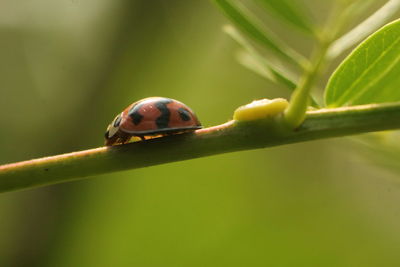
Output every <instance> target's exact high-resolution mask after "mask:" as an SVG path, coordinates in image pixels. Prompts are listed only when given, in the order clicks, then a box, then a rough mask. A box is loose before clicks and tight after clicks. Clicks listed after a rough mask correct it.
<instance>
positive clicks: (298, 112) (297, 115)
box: [284, 42, 329, 129]
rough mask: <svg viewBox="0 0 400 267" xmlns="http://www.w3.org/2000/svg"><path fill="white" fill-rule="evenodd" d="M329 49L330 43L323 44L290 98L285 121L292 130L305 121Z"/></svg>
mask: <svg viewBox="0 0 400 267" xmlns="http://www.w3.org/2000/svg"><path fill="white" fill-rule="evenodd" d="M328 47H329V43H328V42H323V43H321V46H320V48H319V50H318V51H317V53H316V54H315V56H314V59H313V60H312V61H311V66H310V68H309V69H308V70H306V72H305V73H304V74H303V77H302V79H301V80H300V82H299V85H298V87H297V88H296V89H295V90H294V92H293V94H292V96H291V98H290V103H289V106H288V107H287V109H286V110H285V114H284V120H285V122H286V124H287V125H288V126H289V127H290V128H291V129H294V128H296V127H297V126H299V125H300V124H301V123H302V122H303V121H304V118H305V116H306V111H307V107H308V106H309V105H310V91H311V89H312V87H313V86H314V83H315V80H316V79H317V78H318V76H319V73H320V72H321V69H322V66H323V63H324V61H325V58H326V53H327V50H328Z"/></svg>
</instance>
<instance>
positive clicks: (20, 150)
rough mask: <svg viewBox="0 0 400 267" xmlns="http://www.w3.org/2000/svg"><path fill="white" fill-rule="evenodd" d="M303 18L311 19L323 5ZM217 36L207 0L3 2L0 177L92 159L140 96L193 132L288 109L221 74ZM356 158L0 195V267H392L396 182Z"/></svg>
mask: <svg viewBox="0 0 400 267" xmlns="http://www.w3.org/2000/svg"><path fill="white" fill-rule="evenodd" d="M377 2H379V1H377ZM380 3H382V1H380ZM306 4H308V5H309V7H312V8H313V10H312V13H313V15H314V16H316V17H317V18H318V17H319V18H323V17H324V16H326V12H328V10H329V5H330V1H326V2H325V1H318V0H315V1H313V0H307V1H306ZM226 22H227V21H226V19H225V18H224V17H223V15H222V14H221V13H220V12H219V10H218V9H217V8H216V7H215V6H214V5H213V4H212V3H211V2H209V1H185V0H170V1H145V0H141V1H139V0H135V1H133V0H118V1H106V0H96V1H94V0H87V1H81V0H62V1H51V0H36V1H13V0H2V1H1V2H0V40H1V41H0V58H1V61H0V90H1V97H0V106H1V111H2V112H1V113H0V123H1V125H2V127H1V131H0V151H1V153H0V163H8V162H14V161H20V160H26V159H30V158H35V157H42V156H47V155H53V154H58V153H65V152H71V151H77V150H82V149H88V148H92V147H96V146H100V145H102V144H103V133H104V131H105V128H106V126H107V124H108V123H109V122H110V121H111V120H112V119H113V118H114V116H115V115H116V114H117V113H118V112H120V111H121V110H122V109H123V108H125V107H126V106H128V105H129V104H130V103H131V102H133V101H135V100H138V99H141V98H144V97H148V96H166V97H171V98H175V99H178V100H180V101H183V102H184V103H186V104H187V105H189V106H190V107H191V108H192V109H193V110H195V111H196V113H197V115H198V116H199V118H200V120H201V121H202V123H203V124H204V125H205V126H211V125H215V124H219V123H223V122H225V121H226V120H228V119H230V118H231V116H232V112H233V110H234V109H235V108H236V107H237V106H239V105H242V104H245V103H248V102H250V101H252V100H254V99H257V98H262V97H268V98H273V97H288V96H289V93H288V92H287V91H285V90H283V89H282V88H279V87H277V86H276V85H273V84H271V83H268V82H266V81H265V80H263V79H262V78H260V77H259V76H257V75H256V74H253V73H251V72H250V71H248V70H246V69H244V68H243V67H242V66H240V65H239V64H238V63H237V62H236V61H235V59H234V54H235V51H236V50H237V48H238V47H237V45H236V44H235V43H234V42H233V41H232V40H231V39H229V37H227V36H226V35H224V34H223V33H222V32H221V25H223V24H225V23H226ZM276 29H277V30H278V33H279V34H280V35H281V36H282V38H284V39H287V40H296V41H295V42H294V41H293V42H292V44H294V43H295V44H296V46H297V47H296V48H298V49H299V50H300V51H301V52H303V53H304V54H305V55H307V54H308V53H309V51H310V43H311V42H310V40H304V39H301V40H298V39H296V38H299V36H298V35H296V34H295V33H294V34H293V33H292V32H291V31H290V30H287V29H285V28H284V27H281V26H280V25H277V26H276ZM359 150H360V149H359V146H357V145H355V144H354V143H352V142H351V141H349V140H348V139H331V140H324V141H317V142H310V143H302V144H296V145H287V146H282V147H277V148H271V149H262V150H256V151H246V152H237V153H232V154H225V155H218V156H213V157H207V158H201V159H196V160H190V161H184V162H177V163H173V164H167V165H161V166H156V167H151V168H145V169H139V170H132V171H126V172H119V173H114V174H109V175H102V176H99V177H93V178H90V179H87V180H82V181H77V182H71V183H66V184H60V185H55V186H49V187H44V188H38V189H33V190H26V191H20V192H13V193H5V194H2V195H0V266H144V267H146V266H400V258H399V254H398V253H399V250H400V228H399V227H398V226H399V221H400V205H398V203H399V201H400V182H399V175H398V172H396V170H393V169H391V170H387V169H385V168H382V167H381V166H379V165H378V164H375V163H374V162H372V161H371V160H370V159H368V157H365V155H363V154H362V153H360V151H359ZM166 153H167V152H166Z"/></svg>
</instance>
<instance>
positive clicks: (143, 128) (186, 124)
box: [105, 97, 202, 146]
mask: <svg viewBox="0 0 400 267" xmlns="http://www.w3.org/2000/svg"><path fill="white" fill-rule="evenodd" d="M200 128H202V126H201V123H200V122H199V120H198V119H197V117H196V115H195V114H194V112H193V111H192V110H191V109H190V108H189V107H188V106H186V105H185V104H183V103H181V102H179V101H177V100H174V99H171V98H165V97H148V98H145V99H142V100H139V101H137V102H134V103H133V104H131V105H129V106H128V107H127V108H126V109H125V110H124V111H122V113H121V114H118V115H117V116H116V117H115V119H114V120H113V121H112V122H111V124H110V125H109V126H108V128H107V131H106V134H105V138H106V142H105V145H106V146H112V145H115V144H125V143H128V142H129V140H130V139H131V137H132V136H137V137H140V138H141V139H142V140H144V139H145V136H154V135H162V136H165V135H170V134H177V133H184V132H190V131H194V130H196V129H200Z"/></svg>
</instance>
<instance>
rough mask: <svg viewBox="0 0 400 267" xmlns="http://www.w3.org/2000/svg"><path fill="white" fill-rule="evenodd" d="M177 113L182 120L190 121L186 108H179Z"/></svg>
mask: <svg viewBox="0 0 400 267" xmlns="http://www.w3.org/2000/svg"><path fill="white" fill-rule="evenodd" d="M178 113H179V116H180V117H181V119H182V120H183V121H190V119H191V117H190V112H189V110H187V109H185V108H179V109H178Z"/></svg>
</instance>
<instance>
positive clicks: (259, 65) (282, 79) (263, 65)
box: [223, 25, 296, 90]
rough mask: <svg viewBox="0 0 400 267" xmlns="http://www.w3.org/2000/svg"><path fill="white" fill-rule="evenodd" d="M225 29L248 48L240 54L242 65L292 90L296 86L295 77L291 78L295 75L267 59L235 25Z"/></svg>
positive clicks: (239, 58) (227, 26)
mask: <svg viewBox="0 0 400 267" xmlns="http://www.w3.org/2000/svg"><path fill="white" fill-rule="evenodd" d="M223 30H224V32H225V33H227V34H228V35H229V36H230V37H231V38H232V39H233V40H235V41H236V42H237V43H238V44H239V45H241V46H242V47H243V48H244V49H245V50H246V52H243V53H240V54H239V55H238V60H239V62H240V63H241V64H242V65H244V66H245V67H247V68H249V69H251V70H253V71H254V72H256V73H257V74H260V75H261V76H263V77H264V78H266V79H268V80H270V81H273V82H275V83H277V84H281V85H284V86H286V87H288V88H289V89H292V90H294V88H296V84H295V82H294V79H293V78H289V77H290V76H293V75H290V74H288V73H285V69H283V68H279V67H278V66H275V65H276V64H274V63H273V62H272V61H267V59H266V58H264V57H263V56H262V55H260V53H258V51H257V50H256V49H255V48H254V47H253V46H252V45H251V44H250V42H248V41H247V40H246V38H244V36H242V35H241V34H240V32H239V31H237V30H236V29H235V28H234V27H233V26H231V25H226V26H224V28H223Z"/></svg>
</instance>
